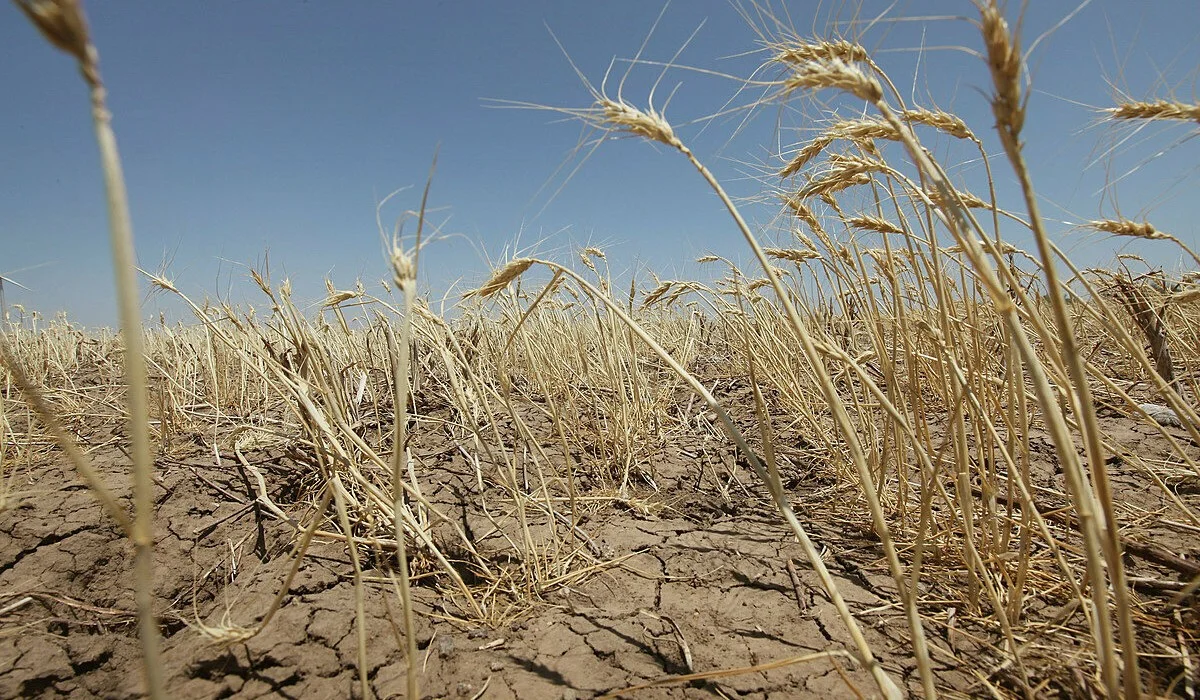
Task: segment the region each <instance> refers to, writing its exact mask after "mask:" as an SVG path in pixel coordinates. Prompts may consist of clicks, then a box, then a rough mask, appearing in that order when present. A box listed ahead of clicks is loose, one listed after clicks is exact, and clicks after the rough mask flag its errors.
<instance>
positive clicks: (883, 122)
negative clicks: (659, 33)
mask: <svg viewBox="0 0 1200 700" xmlns="http://www.w3.org/2000/svg"><path fill="white" fill-rule="evenodd" d="M18 5H19V6H20V7H21V8H22V9H23V10H24V11H25V13H26V14H27V16H28V17H29V19H30V20H31V21H32V22H33V23H34V25H35V26H37V28H38V29H39V30H40V31H41V32H42V34H43V35H44V36H45V37H46V38H47V40H49V41H50V42H51V43H53V44H54V45H55V46H56V47H58V48H60V49H62V50H63V51H65V52H67V53H68V54H70V55H71V56H72V57H73V58H74V59H75V60H77V61H78V62H79V64H80V67H81V70H82V74H83V77H84V80H85V83H86V84H87V86H88V87H89V89H90V90H91V94H92V105H93V116H94V117H95V120H96V126H97V138H98V140H99V143H100V146H101V153H102V154H103V156H104V158H103V163H104V166H105V173H104V183H105V185H106V191H107V193H108V195H109V205H110V210H111V212H112V215H111V218H110V221H111V228H112V234H113V239H112V240H113V243H112V246H113V253H114V260H115V261H116V266H117V269H118V273H119V277H118V294H119V297H120V299H121V312H122V328H121V330H120V332H100V331H92V330H86V329H83V328H82V327H79V326H77V325H74V324H73V323H72V322H71V321H70V320H69V319H68V318H66V317H59V318H55V319H51V320H46V319H41V318H38V317H36V316H29V317H26V315H25V313H24V311H23V310H20V309H18V310H17V313H14V314H13V315H12V316H11V317H10V318H9V319H8V320H7V321H6V325H5V328H4V333H3V335H2V340H0V360H2V366H0V373H2V374H0V378H2V379H3V385H2V386H0V435H2V437H3V443H2V449H0V537H3V538H4V539H3V540H0V541H3V542H4V543H5V545H4V547H3V550H4V551H3V555H2V557H3V559H2V560H0V584H3V585H2V586H0V642H2V643H3V646H2V647H0V658H9V659H11V663H10V664H8V665H7V669H8V670H4V668H2V666H4V665H3V664H0V688H2V689H3V691H2V692H3V694H4V695H6V696H12V697H16V696H29V697H60V696H69V697H93V696H103V697H126V696H139V695H142V694H146V695H149V696H150V697H153V698H166V697H213V698H216V697H247V698H249V697H360V698H367V697H408V698H415V697H464V698H492V697H495V698H575V697H629V698H634V697H637V698H642V697H646V698H654V697H663V698H684V697H688V698H690V697H726V698H730V697H761V698H767V697H770V698H789V697H810V696H836V697H842V696H845V697H887V698H898V697H906V696H914V697H936V696H938V695H945V696H948V697H987V696H991V697H1003V698H1008V697H1024V698H1033V697H1093V696H1100V697H1105V696H1107V697H1113V698H1116V697H1127V698H1135V697H1143V696H1145V697H1195V692H1196V689H1195V684H1196V663H1197V660H1196V656H1197V654H1200V634H1198V632H1197V630H1200V617H1198V611H1200V608H1198V607H1197V603H1198V598H1197V590H1198V588H1200V518H1198V517H1197V514H1198V512H1200V417H1198V416H1197V402H1196V398H1197V396H1200V379H1198V377H1200V375H1198V371H1200V258H1197V256H1196V254H1195V253H1193V252H1192V251H1190V250H1189V249H1188V248H1187V246H1185V245H1184V243H1183V242H1182V241H1181V240H1180V239H1179V238H1178V237H1176V236H1174V235H1172V234H1171V233H1169V232H1165V231H1160V230H1158V229H1157V228H1155V227H1154V225H1153V224H1152V223H1149V222H1146V221H1135V220H1130V219H1123V218H1114V219H1098V220H1095V221H1091V222H1089V223H1088V224H1087V228H1088V229H1089V230H1091V231H1092V232H1094V233H1095V235H1098V236H1103V237H1114V238H1117V237H1119V238H1121V239H1123V240H1128V241H1132V243H1133V244H1134V245H1133V248H1132V249H1133V250H1138V249H1140V248H1141V247H1142V246H1145V247H1146V248H1147V249H1149V248H1150V247H1155V248H1156V249H1158V248H1160V247H1166V248H1169V249H1170V250H1171V251H1172V252H1171V253H1170V254H1172V255H1174V254H1178V255H1179V256H1180V257H1181V259H1182V260H1184V261H1186V262H1185V264H1186V267H1187V269H1185V270H1184V271H1182V272H1180V271H1164V270H1163V269H1162V268H1160V267H1156V266H1154V265H1151V264H1149V263H1147V262H1146V261H1145V260H1143V259H1142V258H1139V257H1138V256H1137V255H1136V254H1132V253H1128V254H1124V255H1121V256H1118V257H1117V258H1115V259H1114V260H1113V262H1112V264H1111V265H1109V266H1107V267H1106V268H1088V269H1079V268H1077V267H1076V266H1075V265H1074V264H1073V263H1072V262H1071V260H1070V259H1069V257H1068V256H1066V255H1065V254H1064V253H1063V252H1062V251H1061V250H1060V249H1059V248H1058V247H1056V245H1055V243H1054V241H1053V240H1052V238H1053V237H1052V235H1051V232H1050V231H1048V230H1047V223H1046V220H1045V218H1044V217H1043V215H1042V213H1041V212H1040V211H1039V198H1038V196H1037V190H1036V185H1037V183H1036V182H1035V181H1034V176H1033V175H1032V174H1031V173H1030V170H1029V168H1028V166H1027V161H1026V155H1025V153H1024V152H1023V144H1022V134H1023V129H1024V128H1025V121H1026V114H1025V110H1026V97H1027V92H1028V89H1029V88H1028V87H1027V86H1026V85H1025V83H1024V81H1023V77H1022V75H1023V74H1022V70H1023V65H1022V53H1021V49H1020V43H1019V37H1017V36H1015V35H1014V33H1013V31H1012V30H1011V29H1010V25H1009V22H1008V21H1006V19H1005V15H1004V13H1003V12H1002V11H1001V9H1000V8H999V7H998V6H997V5H996V4H995V3H994V2H981V3H980V5H979V6H978V8H977V10H978V12H977V15H976V16H975V17H974V18H973V19H972V22H974V24H975V26H977V27H978V44H977V46H976V47H975V48H976V49H977V50H978V52H979V53H980V55H981V56H982V57H983V59H984V60H985V61H986V64H987V68H988V71H989V74H990V77H991V81H992V83H991V85H990V89H991V94H990V96H989V97H990V100H991V105H992V112H993V116H994V121H993V122H991V123H984V124H967V123H966V122H964V121H963V120H962V119H960V118H959V117H958V116H956V115H955V114H953V113H950V112H948V111H943V110H941V109H937V108H933V107H926V106H922V105H918V104H912V103H911V102H910V101H908V100H906V99H905V98H904V97H903V96H902V94H901V93H900V92H899V91H898V90H897V89H896V88H895V84H894V83H893V81H892V79H891V78H890V77H889V76H888V75H887V74H886V73H884V72H883V70H882V69H881V68H880V67H879V66H878V65H877V64H876V63H875V61H874V60H873V59H872V56H871V53H870V51H868V50H867V49H866V48H865V47H864V46H862V45H860V44H858V43H856V42H854V41H852V40H850V39H847V38H841V37H829V38H820V37H805V36H802V35H800V34H795V33H792V32H789V31H782V30H777V29H776V28H775V27H772V26H764V28H763V31H762V38H763V45H762V46H761V47H759V48H760V49H761V50H762V51H763V55H764V56H765V60H764V65H763V68H762V70H760V71H759V72H758V73H756V74H755V75H754V76H752V77H746V78H745V80H746V83H747V85H753V86H754V87H755V88H756V89H757V90H759V91H760V93H761V94H762V98H761V99H760V101H759V102H758V103H757V104H756V108H760V109H772V108H776V107H777V106H778V105H780V104H787V103H792V102H801V101H804V100H812V101H813V102H812V104H813V105H816V107H813V109H817V108H819V106H820V105H822V104H825V103H823V102H817V101H815V100H816V96H818V95H820V96H823V97H829V96H830V95H833V96H836V97H838V98H839V99H844V100H853V101H854V104H856V105H857V110H858V111H857V114H859V115H860V116H857V117H847V116H845V115H846V114H849V113H851V112H850V111H841V112H834V113H827V114H825V115H823V117H822V118H821V120H820V121H818V122H817V123H818V124H820V129H819V130H818V131H817V132H816V133H814V134H813V135H812V136H811V138H808V139H806V140H804V141H803V142H799V143H793V144H786V145H785V147H784V148H783V149H782V150H781V151H780V152H778V153H775V154H774V156H773V158H774V161H773V162H772V164H771V168H772V170H771V172H769V173H767V174H766V175H765V176H764V177H763V185H764V192H765V195H764V196H765V197H767V198H770V199H771V200H772V201H773V202H775V203H776V204H777V207H778V216H777V217H776V218H775V219H774V221H773V222H772V224H771V228H770V230H763V229H760V228H758V227H756V226H752V225H751V224H750V223H749V222H748V220H747V218H746V217H744V216H743V214H742V205H741V204H740V203H739V202H738V201H735V199H734V198H732V197H731V196H729V195H728V194H727V193H726V190H725V189H724V187H723V185H722V183H721V182H720V181H718V179H717V178H716V176H714V174H713V173H712V171H710V170H709V168H708V167H707V166H706V165H705V163H704V162H703V161H702V159H701V157H700V156H698V155H697V154H696V153H694V152H693V151H692V150H691V149H690V148H689V145H688V144H687V143H686V142H685V141H684V140H683V138H682V137H681V136H679V135H678V134H677V133H676V130H675V129H674V128H673V126H672V124H671V123H670V122H669V121H668V120H667V118H666V117H665V116H664V115H663V113H662V112H661V111H659V109H658V108H656V107H655V105H654V102H653V100H652V99H651V100H648V101H646V102H644V103H638V102H636V101H633V100H632V98H629V97H626V96H622V95H618V96H616V97H613V96H612V95H611V93H610V92H609V90H608V88H607V87H606V85H605V84H603V83H599V84H596V85H593V84H588V85H587V88H588V89H589V90H590V100H591V101H590V103H589V104H586V105H583V106H582V107H581V108H579V109H566V110H561V111H562V112H564V113H565V114H566V115H567V116H569V117H572V118H574V119H577V120H579V121H581V122H582V123H583V124H584V125H585V126H587V127H590V128H591V129H594V130H596V132H597V133H600V134H602V135H613V136H629V137H632V138H635V139H639V140H643V141H646V142H652V143H653V144H655V145H657V147H658V148H659V150H660V152H661V157H663V158H683V159H685V160H686V161H687V162H688V163H689V164H690V166H691V168H692V170H693V171H694V173H695V177H697V178H699V180H700V181H702V182H703V183H704V184H705V186H707V187H709V188H711V190H712V192H713V194H714V195H715V196H716V197H718V198H719V199H720V201H721V202H722V204H723V205H724V207H725V209H726V210H727V213H728V215H729V219H728V226H729V232H730V233H729V235H730V236H731V237H736V238H738V239H739V240H741V241H743V242H744V246H745V250H746V251H747V258H746V259H747V260H749V261H750V262H749V263H743V262H741V261H735V260H729V259H726V258H723V257H718V256H708V257H706V258H702V259H701V260H699V261H698V262H699V263H700V264H701V265H702V266H703V267H704V269H706V270H709V271H711V275H709V277H708V278H707V279H706V280H705V281H698V280H689V279H660V278H658V277H656V276H654V275H652V274H649V273H647V274H645V275H641V276H635V277H633V278H632V279H630V278H625V277H621V276H618V275H614V274H613V272H612V271H611V269H610V267H609V257H610V256H615V255H618V254H619V251H614V250H604V249H600V248H594V247H588V248H585V249H582V250H579V251H578V253H577V255H576V256H574V257H572V258H568V257H567V256H561V257H557V258H556V257H553V256H547V257H533V256H529V257H515V258H513V259H511V260H509V261H507V262H506V263H503V264H500V265H497V267H496V268H495V269H494V270H493V272H492V274H491V276H490V278H488V279H486V280H482V281H480V283H479V284H477V285H476V287H475V289H474V290H473V291H471V292H470V293H468V294H465V295H463V296H462V298H461V299H458V300H457V301H456V303H455V304H454V309H453V311H452V312H443V311H439V310H436V309H438V308H439V305H438V304H434V303H431V301H430V299H428V298H426V297H424V296H422V295H421V294H419V293H418V285H417V277H418V270H419V266H420V250H421V248H422V246H423V245H424V244H425V243H426V241H425V240H424V238H423V237H426V236H428V235H429V234H428V231H426V228H427V227H428V224H427V221H428V215H427V212H426V206H425V200H424V199H422V201H421V205H420V206H419V207H417V208H415V209H414V211H412V212H409V213H408V214H407V215H406V217H405V219H406V221H405V222H404V223H405V230H406V231H408V232H409V234H408V235H406V236H399V235H398V234H395V235H393V232H392V231H384V232H381V233H383V234H384V235H388V236H390V237H391V241H392V245H391V256H390V260H388V261H386V263H387V267H386V268H385V266H384V264H383V263H381V264H380V271H381V274H380V277H381V278H382V279H383V282H382V284H380V285H374V284H372V285H364V284H361V283H359V284H357V285H354V286H346V287H344V288H340V287H339V286H337V285H336V284H335V283H334V282H333V281H329V282H327V286H328V294H327V296H326V298H325V299H324V300H323V301H322V303H321V304H320V305H319V308H317V309H315V310H311V311H302V310H301V308H300V306H299V305H298V304H297V303H296V301H295V300H294V299H293V295H292V289H291V283H290V282H289V281H288V280H286V279H277V278H275V277H274V276H272V274H271V270H270V267H269V265H267V264H265V263H264V264H262V265H260V266H258V267H256V268H253V269H252V270H251V272H250V273H249V275H250V277H251V280H252V282H253V284H254V285H255V286H256V287H257V289H258V291H259V293H260V295H261V296H260V300H261V301H260V303H259V304H257V305H255V306H253V307H246V308H235V307H232V306H230V305H228V304H223V303H219V302H209V301H202V300H200V299H201V298H202V296H203V292H199V293H197V292H195V291H193V290H187V289H181V288H179V286H177V285H176V283H175V282H173V281H172V279H171V278H170V276H169V275H168V274H167V273H165V272H157V273H151V272H148V271H145V270H139V269H137V268H136V267H135V263H134V260H135V256H134V254H133V250H134V249H133V240H132V236H131V234H130V232H129V215H128V211H127V207H126V204H125V193H124V185H123V181H122V178H121V173H120V159H119V156H118V153H117V149H116V141H115V139H114V137H113V134H112V130H111V128H110V126H109V124H108V116H107V111H106V107H105V94H104V84H103V81H102V80H101V77H100V73H99V64H98V54H97V52H96V50H95V47H93V46H92V44H91V41H90V38H89V36H88V31H87V25H86V21H85V20H84V18H83V16H82V10H81V8H80V7H79V6H78V5H77V4H76V3H75V2H73V1H72V0H18ZM547 109H549V108H547ZM1098 117H1099V118H1101V119H1103V120H1106V121H1111V122H1114V123H1120V122H1125V121H1129V122H1141V121H1146V120H1159V121H1164V122H1166V123H1168V124H1172V125H1174V126H1173V128H1178V129H1180V130H1185V131H1186V130H1188V129H1192V130H1194V129H1196V128H1197V124H1200V105H1196V104H1188V103H1186V102H1179V101H1173V100H1167V99H1164V100H1161V101H1153V102H1137V103H1134V102H1130V103H1125V104H1115V105H1112V106H1111V107H1110V108H1106V109H1105V110H1104V111H1102V112H1101V113H1100V114H1099V115H1098ZM993 132H994V134H993ZM984 133H987V134H989V135H996V136H998V138H999V144H1000V147H1001V149H1002V152H1000V153H987V152H986V149H985V145H984V141H985V140H984V138H983V137H982V136H981V135H980V134H984ZM946 144H952V145H953V146H954V148H953V149H948V148H946ZM939 153H955V154H964V155H963V156H962V157H964V158H972V159H981V162H983V163H985V164H987V167H988V168H989V170H988V178H987V183H988V187H987V189H985V190H979V191H975V192H971V191H966V190H965V189H963V188H962V186H961V185H959V184H956V181H955V179H954V178H953V177H952V176H951V175H950V174H949V173H952V172H955V166H956V165H957V163H954V162H947V161H946V160H945V159H944V158H942V157H941V156H937V155H935V154H939ZM1151 167H1152V166H1151ZM991 168H996V169H999V168H1004V169H1005V170H1004V172H1003V174H1001V173H1000V172H996V173H992V171H991ZM1000 177H1004V178H1012V179H1013V180H1014V181H1015V182H1016V183H1017V184H1018V187H1017V192H1018V197H1017V198H1016V199H1015V200H1014V201H1009V202H1001V201H998V200H997V194H996V187H995V186H994V182H995V181H996V179H998V178H1000ZM436 186H437V183H436V176H431V177H430V180H429V182H428V183H427V185H426V190H425V195H426V196H428V193H429V190H430V189H431V188H436ZM398 230H399V229H397V231H398ZM1017 230H1019V231H1020V233H1021V235H1022V236H1024V237H1025V238H1024V239H1027V240H1031V241H1032V242H1033V243H1032V245H1031V246H1027V247H1028V248H1029V249H1028V250H1023V249H1020V248H1018V247H1016V246H1015V245H1013V244H1012V243H1010V242H1009V241H1010V240H1012V239H1013V232H1014V231H1017ZM1188 269H1190V271H1188ZM139 284H148V285H149V286H150V287H151V288H152V289H153V290H154V293H156V294H161V295H167V296H170V297H172V298H174V299H176V300H177V301H179V302H180V303H182V304H184V305H185V307H186V308H187V309H189V310H190V312H191V317H190V319H189V320H188V321H186V322H180V323H175V324H170V323H167V322H166V321H165V320H162V321H160V322H158V323H145V324H144V325H143V321H142V319H141V318H140V311H139V308H138V285H139ZM370 290H374V291H370ZM441 308H444V305H442V306H441ZM47 640H61V642H62V643H61V644H59V643H58V642H53V643H52V642H48V641H47ZM64 645H65V646H64ZM64 650H65V651H64Z"/></svg>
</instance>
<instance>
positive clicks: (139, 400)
mask: <svg viewBox="0 0 1200 700" xmlns="http://www.w3.org/2000/svg"><path fill="white" fill-rule="evenodd" d="M15 2H16V4H17V7H19V8H20V9H21V10H22V11H23V12H24V13H25V16H26V17H28V18H29V20H30V21H31V22H32V23H33V24H34V26H36V27H37V29H38V31H40V32H41V33H42V36H43V37H45V38H46V40H47V41H49V42H50V43H51V44H53V45H54V46H55V47H57V48H58V49H61V50H62V51H65V52H66V53H68V54H70V55H71V56H73V57H74V58H75V60H76V61H77V62H78V64H79V70H80V73H81V74H82V76H83V80H84V82H85V83H86V84H87V86H88V89H89V91H90V94H91V103H92V122H93V124H94V125H95V129H96V143H97V145H98V146H99V148H100V165H101V167H102V169H103V171H104V185H105V190H106V191H107V200H108V225H109V233H110V244H111V247H112V254H113V272H114V274H115V275H116V284H117V302H118V307H119V315H120V319H121V335H122V339H123V340H124V345H125V347H124V351H125V352H124V365H125V381H126V384H127V386H128V393H127V402H128V406H129V435H130V440H131V442H132V445H131V449H132V455H133V491H134V502H135V504H136V511H135V513H134V520H133V530H132V540H133V546H134V581H135V582H136V587H137V589H136V599H137V611H138V631H139V636H140V637H141V642H142V657H143V665H144V669H145V675H146V687H147V690H148V692H149V694H150V697H151V698H153V699H154V700H159V699H160V698H165V697H166V691H165V684H164V678H163V668H162V662H161V660H160V654H159V634H158V624H157V622H156V621H155V617H154V510H153V506H154V480H153V469H154V463H153V461H152V459H151V456H150V425H149V417H150V409H149V400H148V398H147V383H146V355H145V340H144V337H143V335H142V320H141V310H140V308H139V305H138V289H137V255H136V253H135V251H134V247H133V225H132V222H131V220H130V216H129V202H128V198H127V196H126V193H125V177H124V175H123V174H122V172H121V158H120V154H119V153H118V151H117V139H116V135H115V134H114V133H113V129H112V115H111V114H110V113H109V111H108V107H107V105H106V95H107V93H106V91H105V88H104V82H103V80H101V78H100V58H99V53H98V52H97V51H96V47H95V46H94V45H93V44H92V42H91V39H90V37H89V35H88V25H87V20H86V18H85V17H84V14H83V8H82V7H81V6H80V4H79V2H78V0H15Z"/></svg>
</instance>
